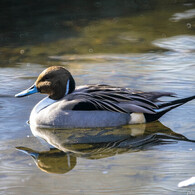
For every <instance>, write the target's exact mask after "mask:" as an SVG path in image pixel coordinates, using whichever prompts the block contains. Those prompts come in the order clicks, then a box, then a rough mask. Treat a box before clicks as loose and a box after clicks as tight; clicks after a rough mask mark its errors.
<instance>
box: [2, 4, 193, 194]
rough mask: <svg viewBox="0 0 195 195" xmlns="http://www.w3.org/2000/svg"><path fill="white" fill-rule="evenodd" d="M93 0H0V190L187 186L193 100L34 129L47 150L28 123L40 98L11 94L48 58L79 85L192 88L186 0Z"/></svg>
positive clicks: (124, 190)
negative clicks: (142, 121) (152, 119)
mask: <svg viewBox="0 0 195 195" xmlns="http://www.w3.org/2000/svg"><path fill="white" fill-rule="evenodd" d="M81 2H82V1H81ZM92 2H93V4H88V5H86V4H85V3H81V4H77V3H71V4H70V5H69V7H68V6H67V5H66V4H65V3H64V4H63V2H61V3H59V4H58V3H56V4H55V5H54V4H52V3H51V2H49V3H48V5H47V6H46V7H44V4H40V6H39V8H38V9H37V11H29V12H28V13H26V15H25V12H24V10H25V9H26V6H25V5H20V4H13V3H12V4H9V5H8V3H5V2H4V3H3V5H4V7H5V8H6V9H3V11H2V13H1V16H2V17H4V19H5V20H2V21H1V25H2V27H3V28H2V30H1V48H0V83H1V84H0V124H1V128H0V133H1V141H0V144H1V147H0V150H1V152H0V159H1V161H0V179H1V182H0V194H26V193H28V194H112V195H113V194H177V195H178V194H187V193H194V192H195V188H194V187H193V186H191V187H187V188H178V187H177V184H178V183H179V182H180V181H182V180H184V179H188V178H190V177H192V176H194V174H195V166H194V158H195V152H194V151H195V144H194V143H193V142H190V141H189V140H188V139H190V140H195V118H194V116H195V101H191V102H189V103H187V104H186V105H183V106H182V107H179V108H176V109H175V110H173V111H171V112H170V113H168V114H166V115H165V116H163V117H162V118H161V119H160V122H161V123H151V124H148V125H146V126H143V125H138V126H136V127H132V126H131V127H129V126H124V127H117V128H108V129H107V128H106V129H93V130H92V129H86V130H66V133H64V131H63V132H62V131H59V130H52V131H48V130H39V131H37V132H39V136H40V137H41V136H43V135H44V136H45V135H47V137H49V138H48V140H50V141H48V142H49V143H50V144H51V145H53V147H54V148H53V149H50V147H49V145H48V144H46V143H42V142H41V141H39V139H37V138H36V137H34V136H33V134H32V132H31V129H30V127H29V125H28V124H27V123H26V122H27V120H28V118H29V115H30V111H31V109H32V108H33V106H34V105H35V104H36V103H37V102H38V101H39V100H40V99H42V98H43V97H44V95H40V94H37V95H33V96H29V97H26V98H21V99H16V98H14V94H16V93H18V92H20V91H21V90H23V89H25V88H27V87H29V86H31V84H33V83H34V81H35V79H36V77H37V76H38V74H39V73H40V72H41V71H42V70H44V69H45V68H46V67H48V66H50V65H61V66H64V67H65V68H67V69H68V70H69V71H70V72H71V73H72V74H73V76H74V78H75V80H76V83H77V85H82V84H93V83H99V84H102V83H104V84H111V85H116V86H125V87H129V88H134V89H140V90H144V91H154V90H157V91H161V90H163V91H170V92H175V93H177V94H178V97H186V96H190V95H194V94H195V84H194V83H195V77H194V72H195V64H194V62H195V55H194V54H195V34H194V15H195V14H194V13H195V11H194V10H195V9H194V3H193V1H181V2H179V3H175V1H163V2H164V3H160V2H158V1H156V2H153V1H145V4H144V5H142V4H141V3H140V2H139V1H137V4H136V3H135V4H133V3H132V4H131V3H130V4H128V3H127V4H124V5H122V4H118V5H117V4H116V3H114V6H113V8H112V9H111V8H110V7H111V6H110V4H112V2H113V1H110V2H109V3H108V4H106V3H104V2H103V1H98V2H95V1H92ZM88 3H89V2H88ZM90 5H91V7H90ZM30 6H31V7H32V8H34V6H35V7H36V2H35V3H31V5H30ZM108 8H110V9H108ZM32 10H33V9H32ZM75 10H79V11H77V12H76V11H75ZM107 10H109V11H107ZM72 11H75V12H76V13H75V14H73V12H72ZM5 21H7V22H6V23H5ZM11 21H12V22H11ZM13 21H14V22H13ZM53 132H55V134H54V135H55V136H56V135H61V138H63V139H62V140H59V139H58V137H55V136H53V134H52V133H53ZM62 135H63V136H62ZM45 138H46V137H45ZM52 140H54V141H52ZM56 140H57V141H56ZM59 141H60V144H59ZM56 143H58V144H56ZM59 146H60V147H59ZM16 147H19V148H18V149H20V150H17V149H16ZM21 151H23V152H21ZM24 151H26V153H24ZM27 154H30V155H27ZM31 155H32V156H33V158H32V157H31Z"/></svg>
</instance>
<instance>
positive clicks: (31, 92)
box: [15, 84, 38, 97]
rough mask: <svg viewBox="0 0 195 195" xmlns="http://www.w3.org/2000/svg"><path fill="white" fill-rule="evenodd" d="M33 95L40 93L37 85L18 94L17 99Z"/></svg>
mask: <svg viewBox="0 0 195 195" xmlns="http://www.w3.org/2000/svg"><path fill="white" fill-rule="evenodd" d="M33 93H38V90H37V87H36V86H35V84H34V85H32V86H31V87H29V88H28V89H26V90H24V91H22V92H20V93H18V94H16V95H15V97H24V96H27V95H31V94H33Z"/></svg>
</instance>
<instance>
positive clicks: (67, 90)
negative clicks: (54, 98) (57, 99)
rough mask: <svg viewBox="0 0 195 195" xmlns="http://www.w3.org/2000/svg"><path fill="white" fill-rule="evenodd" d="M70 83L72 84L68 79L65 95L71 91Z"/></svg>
mask: <svg viewBox="0 0 195 195" xmlns="http://www.w3.org/2000/svg"><path fill="white" fill-rule="evenodd" d="M69 84H70V80H69V79H68V81H67V84H66V93H65V95H67V94H68V92H69V86H70V85H69Z"/></svg>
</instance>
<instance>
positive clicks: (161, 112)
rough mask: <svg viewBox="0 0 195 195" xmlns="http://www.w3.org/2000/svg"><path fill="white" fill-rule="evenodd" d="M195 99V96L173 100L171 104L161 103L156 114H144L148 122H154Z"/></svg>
mask: <svg viewBox="0 0 195 195" xmlns="http://www.w3.org/2000/svg"><path fill="white" fill-rule="evenodd" d="M193 99H195V95H194V96H190V97H187V98H182V99H178V100H173V101H170V102H165V103H161V104H159V105H158V109H156V110H155V111H156V113H155V114H147V113H145V114H144V115H145V118H146V122H152V121H155V120H158V119H159V118H160V117H161V116H163V115H164V114H165V113H167V112H168V111H170V110H172V109H174V108H176V107H178V106H181V105H183V104H185V103H186V102H189V101H191V100H193Z"/></svg>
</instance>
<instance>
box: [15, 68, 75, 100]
mask: <svg viewBox="0 0 195 195" xmlns="http://www.w3.org/2000/svg"><path fill="white" fill-rule="evenodd" d="M74 89H75V81H74V79H73V77H72V75H71V74H70V72H69V71H68V70H66V69H65V68H63V67H61V66H51V67H49V68H47V69H45V70H44V71H43V72H42V73H41V74H40V75H39V76H38V78H37V80H36V81H35V83H34V85H32V86H31V87H30V88H28V89H26V90H24V91H22V92H20V93H18V94H16V95H15V97H24V96H27V95H31V94H33V93H43V94H48V95H49V97H50V98H51V99H54V100H59V99H61V98H62V97H64V96H65V95H67V94H69V93H72V92H73V91H74Z"/></svg>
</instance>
